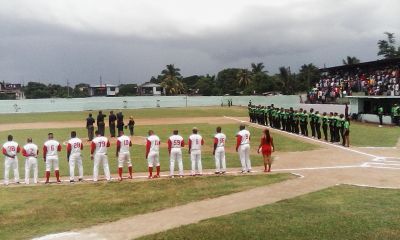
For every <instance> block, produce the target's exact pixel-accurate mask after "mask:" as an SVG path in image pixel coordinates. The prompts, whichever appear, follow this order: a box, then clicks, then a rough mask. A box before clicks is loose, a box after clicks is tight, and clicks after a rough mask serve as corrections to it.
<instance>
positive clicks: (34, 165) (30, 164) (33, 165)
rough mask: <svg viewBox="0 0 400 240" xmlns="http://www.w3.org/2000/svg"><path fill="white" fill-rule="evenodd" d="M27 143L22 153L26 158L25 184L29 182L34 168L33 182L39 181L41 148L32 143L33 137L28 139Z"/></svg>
mask: <svg viewBox="0 0 400 240" xmlns="http://www.w3.org/2000/svg"><path fill="white" fill-rule="evenodd" d="M26 142H27V144H25V146H24V147H23V148H22V155H23V156H24V157H26V159H25V184H29V175H30V172H31V169H33V183H35V184H36V183H37V182H38V162H37V157H38V155H39V148H38V146H37V145H36V144H34V143H32V138H28V139H27V141H26Z"/></svg>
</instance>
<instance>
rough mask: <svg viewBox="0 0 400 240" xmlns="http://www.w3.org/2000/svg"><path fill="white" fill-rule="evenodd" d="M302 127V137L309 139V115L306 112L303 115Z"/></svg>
mask: <svg viewBox="0 0 400 240" xmlns="http://www.w3.org/2000/svg"><path fill="white" fill-rule="evenodd" d="M300 127H301V133H302V135H303V136H306V137H308V114H307V111H306V110H304V111H303V114H302V115H301V122H300Z"/></svg>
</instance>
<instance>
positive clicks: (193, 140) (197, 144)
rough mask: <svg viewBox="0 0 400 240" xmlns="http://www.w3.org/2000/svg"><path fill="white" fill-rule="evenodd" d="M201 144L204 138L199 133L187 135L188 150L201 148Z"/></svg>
mask: <svg viewBox="0 0 400 240" xmlns="http://www.w3.org/2000/svg"><path fill="white" fill-rule="evenodd" d="M203 144H204V140H203V138H202V137H201V136H200V135H199V134H192V135H190V136H189V145H190V148H191V149H190V150H201V145H203Z"/></svg>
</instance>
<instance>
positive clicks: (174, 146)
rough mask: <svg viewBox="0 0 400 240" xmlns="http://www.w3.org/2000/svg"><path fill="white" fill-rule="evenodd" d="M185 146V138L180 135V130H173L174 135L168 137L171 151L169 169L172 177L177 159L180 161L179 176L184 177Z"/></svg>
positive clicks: (169, 150)
mask: <svg viewBox="0 0 400 240" xmlns="http://www.w3.org/2000/svg"><path fill="white" fill-rule="evenodd" d="M184 146H185V142H184V140H183V138H182V137H181V136H180V135H178V130H174V131H173V135H172V136H171V137H169V138H168V153H169V156H170V158H169V161H170V165H169V170H170V177H171V178H173V177H174V169H175V161H177V162H178V168H179V177H183V163H182V150H181V148H182V147H184Z"/></svg>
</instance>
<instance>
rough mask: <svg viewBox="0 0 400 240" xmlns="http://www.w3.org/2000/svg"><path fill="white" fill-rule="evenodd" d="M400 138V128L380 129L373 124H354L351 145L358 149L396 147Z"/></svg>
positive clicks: (351, 132)
mask: <svg viewBox="0 0 400 240" xmlns="http://www.w3.org/2000/svg"><path fill="white" fill-rule="evenodd" d="M399 136H400V128H399V127H389V126H385V127H382V128H380V127H378V125H373V124H362V123H356V122H352V123H351V125H350V144H351V145H352V146H358V147H369V146H373V147H394V146H396V144H397V141H398V139H399Z"/></svg>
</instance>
